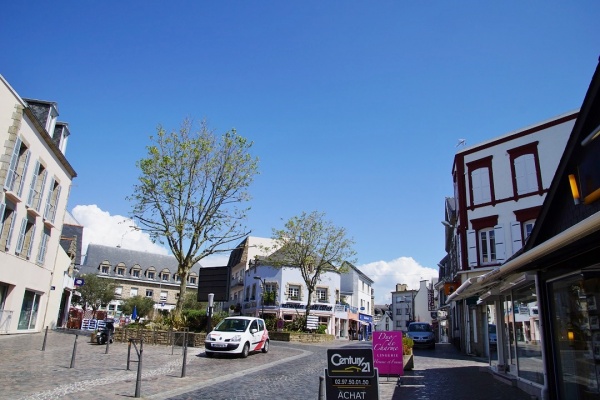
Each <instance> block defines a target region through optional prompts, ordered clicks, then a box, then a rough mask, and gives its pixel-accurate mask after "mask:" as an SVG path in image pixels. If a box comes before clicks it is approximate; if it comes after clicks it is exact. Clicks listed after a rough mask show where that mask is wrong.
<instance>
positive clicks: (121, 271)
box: [117, 267, 125, 276]
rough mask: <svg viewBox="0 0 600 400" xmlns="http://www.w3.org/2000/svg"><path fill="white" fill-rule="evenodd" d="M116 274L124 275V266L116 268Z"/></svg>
mask: <svg viewBox="0 0 600 400" xmlns="http://www.w3.org/2000/svg"><path fill="white" fill-rule="evenodd" d="M117 276H125V267H118V268H117Z"/></svg>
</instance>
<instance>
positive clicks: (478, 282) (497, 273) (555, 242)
mask: <svg viewBox="0 0 600 400" xmlns="http://www.w3.org/2000/svg"><path fill="white" fill-rule="evenodd" d="M597 231H600V211H599V212H597V213H595V214H593V215H591V216H590V217H588V218H586V219H584V220H583V221H581V222H579V223H577V224H575V225H573V226H572V227H570V228H569V229H567V230H565V231H564V232H562V233H560V234H558V235H556V236H554V237H552V238H550V239H548V240H546V241H545V242H543V243H541V244H539V245H538V246H536V247H534V248H533V249H531V250H529V251H528V252H526V253H523V254H521V255H520V256H518V257H516V258H514V259H512V260H510V261H507V262H506V263H504V264H502V265H501V266H500V267H498V268H495V269H493V270H492V271H490V272H488V273H486V274H483V275H480V276H478V277H474V278H469V279H467V280H466V281H465V282H464V283H463V284H462V285H460V286H459V287H458V289H456V291H455V292H454V293H452V294H451V295H450V296H449V297H448V299H447V300H446V304H448V303H450V302H451V301H456V300H461V299H464V298H467V297H470V296H474V295H479V294H481V293H483V292H484V291H487V290H488V289H489V288H491V287H492V286H495V285H498V284H500V283H501V281H502V279H504V278H506V277H507V276H508V275H510V274H512V273H515V272H517V271H518V270H519V269H520V268H523V267H525V266H527V264H530V263H532V262H534V261H536V260H539V259H540V258H542V257H543V256H547V255H548V254H550V253H552V252H555V251H557V250H559V249H561V248H563V247H565V246H567V245H569V244H571V243H574V242H576V241H577V240H580V239H582V238H584V237H586V236H588V235H591V234H593V233H595V232H597Z"/></svg>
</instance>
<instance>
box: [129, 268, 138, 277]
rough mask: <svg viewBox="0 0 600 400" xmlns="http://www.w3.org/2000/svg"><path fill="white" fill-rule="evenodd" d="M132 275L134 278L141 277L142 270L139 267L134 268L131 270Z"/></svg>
mask: <svg viewBox="0 0 600 400" xmlns="http://www.w3.org/2000/svg"><path fill="white" fill-rule="evenodd" d="M131 276H133V277H134V278H139V277H140V270H139V269H134V270H133V271H131Z"/></svg>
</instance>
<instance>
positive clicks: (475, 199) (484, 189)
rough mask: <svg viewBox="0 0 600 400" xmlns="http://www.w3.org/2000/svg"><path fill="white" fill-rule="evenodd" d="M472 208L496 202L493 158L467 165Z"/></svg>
mask: <svg viewBox="0 0 600 400" xmlns="http://www.w3.org/2000/svg"><path fill="white" fill-rule="evenodd" d="M467 168H468V170H469V187H470V195H471V196H470V197H471V207H473V206H476V205H480V204H486V203H491V202H493V201H494V187H493V185H492V182H493V174H492V157H491V156H489V157H486V158H482V159H481V160H477V161H472V162H470V163H467Z"/></svg>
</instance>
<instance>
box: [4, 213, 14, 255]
mask: <svg viewBox="0 0 600 400" xmlns="http://www.w3.org/2000/svg"><path fill="white" fill-rule="evenodd" d="M5 211H6V210H5ZM15 219H16V217H15V212H14V211H13V215H12V218H11V220H10V227H9V228H8V234H7V235H6V250H8V248H9V247H10V238H11V237H12V233H13V229H14V228H15Z"/></svg>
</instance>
